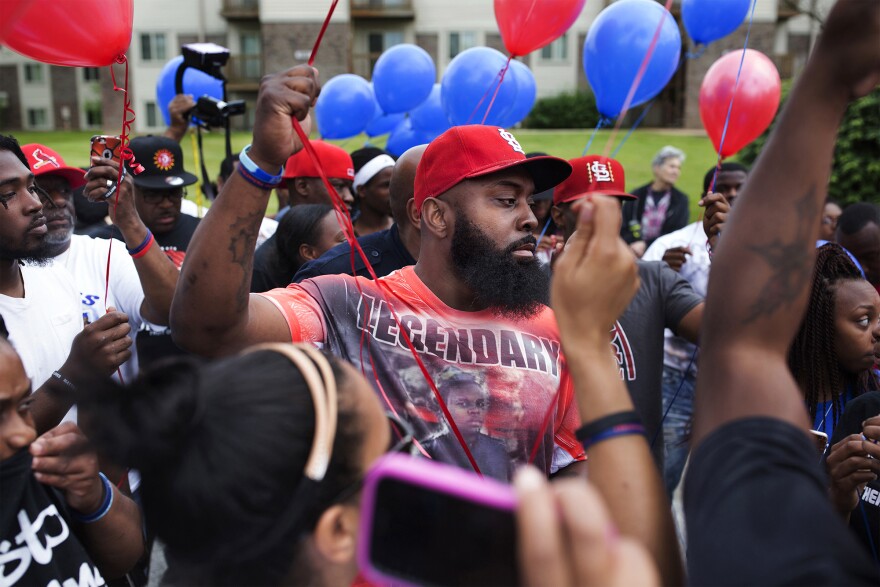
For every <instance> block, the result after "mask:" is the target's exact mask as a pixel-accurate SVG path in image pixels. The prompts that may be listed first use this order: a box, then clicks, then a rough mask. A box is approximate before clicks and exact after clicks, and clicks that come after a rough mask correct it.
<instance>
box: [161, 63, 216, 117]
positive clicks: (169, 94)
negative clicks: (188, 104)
mask: <svg viewBox="0 0 880 587" xmlns="http://www.w3.org/2000/svg"><path fill="white" fill-rule="evenodd" d="M181 63H183V56H182V55H178V56H177V57H175V58H174V59H172V60H171V61H169V62H168V63H166V64H165V67H163V68H162V72H161V73H160V74H159V80H158V81H157V82H156V103H157V104H158V106H159V110H161V111H162V118H164V119H165V125H166V126H167V125H169V124H171V115H170V114H169V113H168V104H170V103H171V100H173V99H174V96H176V95H177V93H176V92H175V90H174V80H175V77H176V76H177V68H178V67H179V66H180V64H181ZM183 93H184V94H190V95H192V97H193V98H195V99H196V100H198V99H199V98H201V97H202V96H204V95H208V96H211V97H212V98H217V99H218V100H222V99H223V82H222V81H221V80H219V79H217V78H215V77H211V76H210V75H208V74H207V73H205V72H204V71H199V70H198V69H193V68H191V67H188V68H187V69H186V71H184V72H183Z"/></svg>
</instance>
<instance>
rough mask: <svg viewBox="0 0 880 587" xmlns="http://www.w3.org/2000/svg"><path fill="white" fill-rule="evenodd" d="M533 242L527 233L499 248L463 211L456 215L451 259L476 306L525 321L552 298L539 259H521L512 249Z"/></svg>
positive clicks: (545, 272) (547, 274)
mask: <svg viewBox="0 0 880 587" xmlns="http://www.w3.org/2000/svg"><path fill="white" fill-rule="evenodd" d="M529 243H531V244H534V243H535V237H534V236H527V237H523V238H522V239H520V240H518V241H516V242H515V243H513V244H511V245H509V246H507V247H506V248H504V249H503V250H502V249H498V248H496V247H495V245H494V244H492V241H491V239H490V238H489V237H488V235H486V233H484V232H483V231H481V230H480V229H479V228H478V227H477V226H476V225H475V224H473V223H471V222H469V221H468V220H467V219H466V218H465V217H464V215H463V214H456V219H455V234H453V235H452V247H451V248H452V251H451V252H452V262H453V267H454V271H455V273H456V276H457V277H458V278H459V279H461V280H462V281H463V282H464V284H465V285H467V286H468V288H470V290H471V292H473V294H474V305H475V306H477V307H478V308H490V309H491V310H493V311H495V312H496V313H497V314H499V315H500V316H504V317H506V318H511V319H514V320H526V319H528V318H531V317H533V316H534V315H535V314H537V313H538V312H540V311H541V310H542V308H543V307H544V306H546V305H548V303H549V301H550V274H549V272H547V271H545V270H544V268H543V267H542V266H541V264H540V263H539V262H538V260H537V258H535V257H532V258H531V259H528V260H523V261H519V260H517V259H516V257H514V256H513V251H514V250H516V249H517V248H519V247H521V246H523V245H524V244H529Z"/></svg>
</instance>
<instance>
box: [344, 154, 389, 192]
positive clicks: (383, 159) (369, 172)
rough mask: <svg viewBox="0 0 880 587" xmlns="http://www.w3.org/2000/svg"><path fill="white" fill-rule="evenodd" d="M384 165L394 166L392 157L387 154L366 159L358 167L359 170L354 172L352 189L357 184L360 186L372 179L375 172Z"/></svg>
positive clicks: (355, 189)
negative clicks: (361, 165) (365, 161)
mask: <svg viewBox="0 0 880 587" xmlns="http://www.w3.org/2000/svg"><path fill="white" fill-rule="evenodd" d="M386 167H394V159H392V158H391V157H390V156H388V155H384V154H383V155H379V156H377V157H374V158H372V159H370V160H369V161H367V163H366V164H365V165H364V166H363V167H361V168H360V171H358V172H357V173H355V174H354V186H353V187H354V191H357V189H358V187H359V186H362V185H364V184H365V183H367V182H368V181H370V180H371V179H373V178H374V177H375V176H376V174H377V173H379V172H380V171H382V170H383V169H385V168H386Z"/></svg>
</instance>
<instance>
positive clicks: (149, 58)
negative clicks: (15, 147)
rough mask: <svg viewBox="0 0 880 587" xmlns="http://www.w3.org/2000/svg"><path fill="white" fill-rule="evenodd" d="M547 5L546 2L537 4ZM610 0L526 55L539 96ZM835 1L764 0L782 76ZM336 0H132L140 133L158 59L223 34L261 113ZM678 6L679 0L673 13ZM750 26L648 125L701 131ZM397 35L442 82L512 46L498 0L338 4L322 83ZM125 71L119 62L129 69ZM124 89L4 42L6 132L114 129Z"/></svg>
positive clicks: (366, 69) (371, 60) (573, 72)
mask: <svg viewBox="0 0 880 587" xmlns="http://www.w3.org/2000/svg"><path fill="white" fill-rule="evenodd" d="M539 1H540V0H539ZM608 4H610V0H588V1H587V3H586V7H585V8H584V11H583V12H582V14H581V15H580V17H579V18H578V19H577V21H576V22H575V23H574V25H573V26H572V27H571V29H570V30H569V31H568V32H567V33H566V34H565V35H563V36H562V37H561V38H560V39H558V40H556V41H554V42H553V43H552V44H550V45H549V46H547V47H545V48H544V49H541V50H539V51H536V52H534V53H532V54H531V55H528V56H526V57H525V58H524V61H525V62H526V63H527V64H528V65H529V66H530V67H531V68H532V71H533V72H534V75H535V78H536V81H537V86H538V94H539V97H540V96H551V95H555V94H558V93H560V92H563V91H575V90H578V89H587V88H588V87H589V86H588V83H587V80H586V76H585V75H584V72H583V64H582V57H581V55H582V47H583V43H584V40H585V38H586V35H587V31H588V30H589V27H590V23H592V21H593V20H594V19H595V17H596V15H597V14H598V13H599V12H600V11H601V9H602V8H604V7H605V6H606V5H608ZM831 4H833V0H757V5H756V10H755V22H754V25H753V28H752V33H751V39H750V42H749V46H750V47H752V48H754V49H757V50H759V51H762V52H764V53H766V54H767V55H768V56H770V57H771V58H772V59H774V61H775V62H776V63H777V65H778V67H779V69H780V73H781V74H782V76H783V77H784V78H786V77H791V76H793V75H794V74H796V73H797V71H799V69H800V68H801V67H802V66H803V64H804V62H805V60H806V57H807V55H808V52H809V49H810V47H811V46H812V42H813V41H814V40H815V36H816V34H817V33H818V24H817V22H816V20H815V19H811V18H810V17H809V16H807V15H806V14H803V12H805V11H807V12H812V13H814V14H820V15H821V14H825V13H826V12H827V10H828V8H829V7H830V5H831ZM329 5H330V0H184V1H180V0H150V1H149V2H145V1H143V0H140V1H136V2H135V16H134V23H135V24H134V31H133V33H132V42H131V46H130V47H129V50H128V53H127V54H128V59H129V63H130V79H129V91H130V93H131V97H132V103H133V106H134V109H135V111H136V113H137V120H136V122H135V125H134V128H135V131H136V132H138V133H145V132H158V131H160V130H161V129H162V128H163V126H164V122H163V120H162V116H161V113H160V110H159V108H158V105H157V103H156V93H155V87H156V81H157V79H158V77H159V73H160V72H161V69H162V66H163V65H164V64H165V63H166V62H167V61H168V60H169V59H171V58H173V57H174V56H176V55H177V54H178V53H179V47H180V45H182V44H186V43H191V42H195V41H209V42H215V43H217V44H219V45H223V46H225V47H228V48H229V50H230V53H231V55H232V57H231V59H230V62H229V64H228V65H227V67H226V75H227V78H228V84H227V88H228V91H229V95H230V98H233V99H236V98H238V99H244V100H246V101H247V102H248V103H249V106H251V108H249V114H248V115H247V116H246V117H245V118H244V119H243V120H239V121H236V123H237V126H242V127H246V126H248V125H249V123H250V121H251V117H252V115H253V108H252V106H253V103H254V100H255V98H256V93H257V89H258V87H259V81H260V78H261V77H262V76H263V75H264V74H265V73H268V72H273V71H279V70H282V69H284V68H287V67H290V66H292V65H295V64H297V63H302V62H304V61H305V60H307V59H308V56H309V53H310V51H311V48H312V44H313V43H314V40H315V38H316V37H317V35H318V31H319V30H320V27H321V23H322V22H323V19H324V17H325V16H326V11H327V9H328V7H329ZM679 12H680V0H676V2H675V3H674V6H673V14H675V15H676V16H678V15H679ZM745 34H746V25H745V24H743V25H742V26H741V27H740V29H739V30H738V31H737V32H735V33H734V34H733V35H731V36H730V37H728V38H726V39H723V40H721V41H718V42H716V43H714V44H712V45H711V46H710V47H709V48H708V49H707V50H706V51H705V53H704V54H703V55H702V56H701V57H699V58H695V59H688V60H687V61H686V63H685V65H684V66H683V67H682V68H681V69H680V71H679V73H678V74H677V75H676V77H675V78H674V79H673V81H672V82H671V83H670V85H669V87H668V88H667V89H666V90H665V91H664V92H663V94H662V95H661V97H660V98H659V99H658V101H657V103H656V104H655V106H654V107H653V109H652V111H651V113H650V116H649V117H648V119H647V120H646V122H645V124H647V125H652V126H672V127H688V128H699V127H700V119H699V110H698V103H697V100H698V94H699V87H700V83H701V81H702V78H703V75H704V74H705V72H706V70H707V69H708V68H709V67H710V66H711V64H712V63H713V62H714V61H715V59H717V58H718V57H719V56H721V55H722V54H723V53H725V52H727V51H730V50H733V49H737V48H739V47H742V45H743V42H744V40H745ZM398 43H415V44H417V45H419V46H421V47H423V48H424V49H425V50H426V51H428V53H430V54H431V56H432V57H433V58H434V61H435V63H436V64H437V71H438V78H439V76H442V74H443V71H444V70H445V68H446V67H447V66H448V64H449V62H450V61H451V60H452V59H453V58H454V57H455V56H456V55H457V54H458V53H460V52H461V51H464V50H465V49H468V48H470V47H475V46H481V45H486V46H489V47H494V48H497V49H499V50H501V51H504V47H503V43H502V41H501V36H500V34H499V33H498V28H497V25H496V23H495V17H494V12H493V3H492V1H491V0H341V1H340V3H339V5H338V6H337V9H336V12H335V14H334V16H333V20H332V22H331V24H330V26H329V28H328V30H327V32H326V34H325V37H324V42H323V44H322V46H321V51H320V53H319V55H318V60H317V65H318V67H319V69H320V72H321V77H322V79H324V80H327V79H330V78H331V77H333V76H334V75H337V74H340V73H346V72H353V73H357V74H359V75H362V76H364V77H366V78H368V79H369V77H370V73H371V71H372V67H373V65H374V64H375V62H376V60H377V59H378V57H379V55H381V53H382V52H383V51H384V50H385V49H387V48H389V47H391V46H392V45H395V44H398ZM121 71H122V70H121V68H117V72H118V74H121ZM121 103H122V100H121V96H120V95H119V93H114V92H113V87H112V84H111V82H110V75H109V70H108V68H68V67H57V66H49V65H45V64H41V63H37V62H34V61H32V60H29V59H27V58H24V57H22V56H20V55H17V54H15V53H14V52H12V51H10V50H9V49H6V48H2V47H0V129H5V130H17V129H34V130H38V129H46V130H48V129H94V130H96V131H100V130H107V131H113V132H118V128H119V126H120V123H121V117H122V109H121Z"/></svg>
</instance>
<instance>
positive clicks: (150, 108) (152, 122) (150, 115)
mask: <svg viewBox="0 0 880 587" xmlns="http://www.w3.org/2000/svg"><path fill="white" fill-rule="evenodd" d="M144 106H145V108H144V110H145V111H146V113H147V126H149V127H150V128H153V127H155V126H159V108H158V107H157V106H156V103H155V102H147V103H146V104H144Z"/></svg>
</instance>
